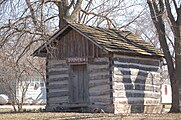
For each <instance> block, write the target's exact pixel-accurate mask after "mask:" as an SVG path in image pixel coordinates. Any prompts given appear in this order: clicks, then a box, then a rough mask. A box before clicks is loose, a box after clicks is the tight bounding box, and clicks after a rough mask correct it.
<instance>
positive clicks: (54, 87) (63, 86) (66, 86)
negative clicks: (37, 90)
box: [48, 84, 68, 89]
mask: <svg viewBox="0 0 181 120" xmlns="http://www.w3.org/2000/svg"><path fill="white" fill-rule="evenodd" d="M63 88H68V84H49V85H48V89H63Z"/></svg>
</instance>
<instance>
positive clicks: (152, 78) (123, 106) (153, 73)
mask: <svg viewBox="0 0 181 120" xmlns="http://www.w3.org/2000/svg"><path fill="white" fill-rule="evenodd" d="M112 74H113V75H112V82H113V104H114V113H134V112H144V113H158V112H161V105H160V101H161V90H160V88H161V79H160V78H161V76H160V61H159V60H156V59H149V58H139V57H127V56H121V55H114V56H113V66H112Z"/></svg>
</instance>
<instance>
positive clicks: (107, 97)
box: [90, 96, 113, 103]
mask: <svg viewBox="0 0 181 120" xmlns="http://www.w3.org/2000/svg"><path fill="white" fill-rule="evenodd" d="M90 101H91V103H94V102H106V103H107V102H108V103H112V101H113V99H112V98H110V96H106V97H90Z"/></svg>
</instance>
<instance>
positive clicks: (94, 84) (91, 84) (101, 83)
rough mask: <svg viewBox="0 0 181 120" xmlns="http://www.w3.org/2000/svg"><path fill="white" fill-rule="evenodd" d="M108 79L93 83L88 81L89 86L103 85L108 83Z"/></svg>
mask: <svg viewBox="0 0 181 120" xmlns="http://www.w3.org/2000/svg"><path fill="white" fill-rule="evenodd" d="M110 84H112V83H110V81H104V82H94V83H92V82H91V83H89V88H91V87H98V86H103V85H110Z"/></svg>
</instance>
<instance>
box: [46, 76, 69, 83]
mask: <svg viewBox="0 0 181 120" xmlns="http://www.w3.org/2000/svg"><path fill="white" fill-rule="evenodd" d="M68 80H69V77H58V78H48V79H47V81H48V82H57V81H68Z"/></svg>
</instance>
